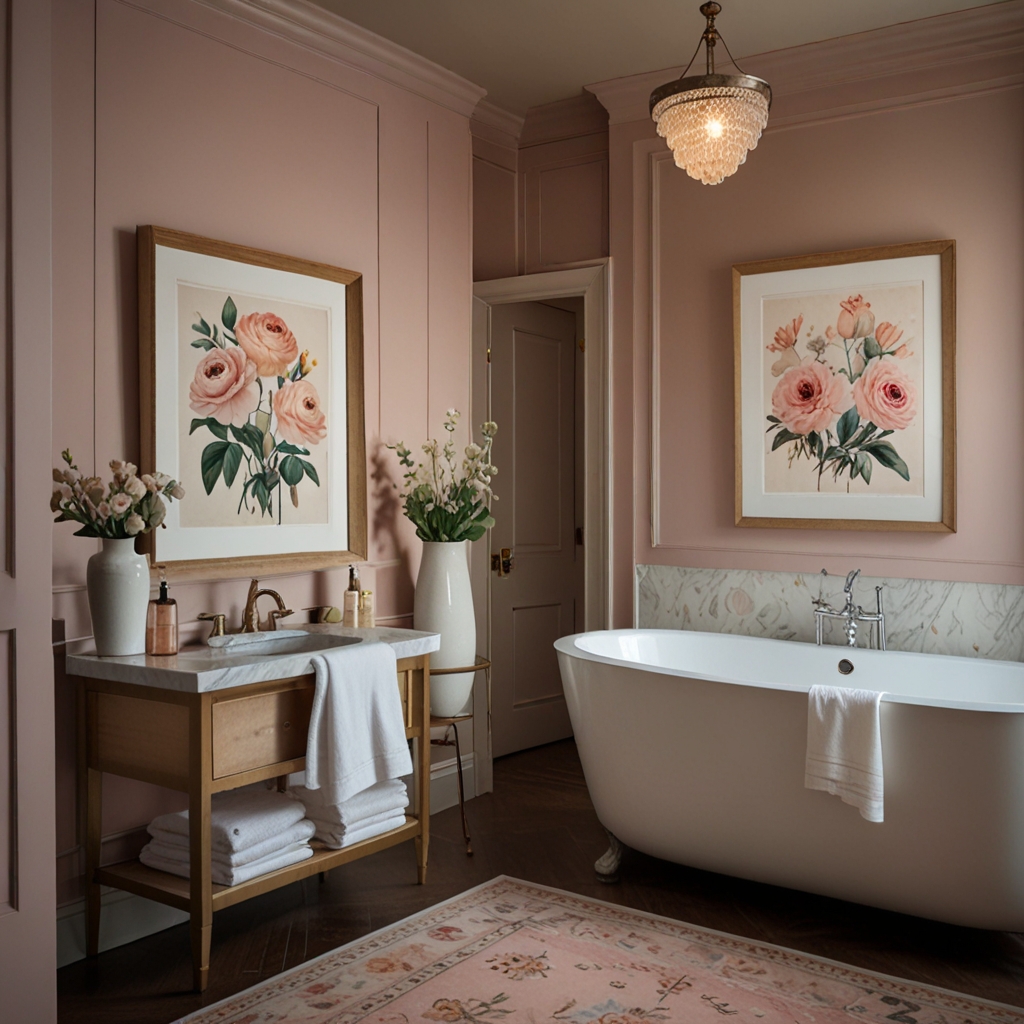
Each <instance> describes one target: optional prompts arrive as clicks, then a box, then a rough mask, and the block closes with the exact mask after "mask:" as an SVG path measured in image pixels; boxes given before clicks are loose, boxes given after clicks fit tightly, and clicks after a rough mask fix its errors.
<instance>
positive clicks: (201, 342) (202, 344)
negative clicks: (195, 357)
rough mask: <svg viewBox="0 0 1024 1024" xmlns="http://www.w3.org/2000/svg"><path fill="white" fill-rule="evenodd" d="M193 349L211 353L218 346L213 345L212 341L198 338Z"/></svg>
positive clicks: (193, 344) (193, 343)
mask: <svg viewBox="0 0 1024 1024" xmlns="http://www.w3.org/2000/svg"><path fill="white" fill-rule="evenodd" d="M192 347H193V348H204V349H206V351H207V352H209V351H210V349H211V348H215V347H216V346H215V345H214V344H213V342H212V341H210V339H209V338H196V340H195V341H193V342H192Z"/></svg>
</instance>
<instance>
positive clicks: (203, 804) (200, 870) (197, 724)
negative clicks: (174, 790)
mask: <svg viewBox="0 0 1024 1024" xmlns="http://www.w3.org/2000/svg"><path fill="white" fill-rule="evenodd" d="M211 721H212V712H211V700H210V695H209V694H206V693H203V694H199V697H198V699H197V700H196V701H195V702H194V703H193V704H192V706H191V708H190V716H189V760H190V761H191V762H192V764H191V771H190V772H189V779H190V782H189V793H188V820H189V896H190V901H189V903H190V905H189V928H190V931H191V937H192V985H193V987H194V988H195V989H196V991H198V992H204V991H205V990H206V986H207V983H208V982H209V979H210V938H211V935H212V932H213V890H212V889H211V885H212V882H211V879H210V784H211V781H212V778H213V744H212V740H211V735H210V733H211Z"/></svg>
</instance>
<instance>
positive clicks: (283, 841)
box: [149, 818, 316, 868]
mask: <svg viewBox="0 0 1024 1024" xmlns="http://www.w3.org/2000/svg"><path fill="white" fill-rule="evenodd" d="M314 832H316V826H315V825H314V824H313V822H311V821H310V820H309V818H303V819H302V821H300V822H298V823H297V824H295V825H292V827H291V828H286V829H285V830H284V831H283V832H282V833H281V834H280V835H276V836H271V837H270V838H269V839H264V840H263V842H262V843H253V845H252V846H247V847H246V848H245V849H244V850H239V851H238V853H223V852H222V851H221V850H212V851H211V860H212V861H213V863H215V864H222V865H223V866H224V867H229V868H240V867H241V866H242V865H243V864H251V863H252V862H253V861H254V860H260V859H262V858H263V857H269V856H271V855H272V854H275V853H278V852H280V851H281V850H283V849H285V847H288V846H292V845H294V844H295V843H304V842H306V841H307V840H309V839H312V838H313V833H314ZM149 834H150V835H151V836H152V837H153V841H154V842H156V843H159V844H160V845H161V846H162V847H168V848H169V849H175V850H183V851H184V852H185V854H186V855H187V854H188V851H189V840H188V836H183V835H181V833H179V832H165V831H164V830H163V829H158V828H157V829H155V828H153V826H152V825H150V826H149Z"/></svg>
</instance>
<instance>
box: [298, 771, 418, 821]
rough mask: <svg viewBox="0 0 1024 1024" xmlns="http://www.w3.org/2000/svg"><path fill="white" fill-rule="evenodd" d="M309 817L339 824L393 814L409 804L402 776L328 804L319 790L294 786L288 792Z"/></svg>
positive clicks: (323, 792)
mask: <svg viewBox="0 0 1024 1024" xmlns="http://www.w3.org/2000/svg"><path fill="white" fill-rule="evenodd" d="M288 792H289V793H291V794H292V795H293V796H294V797H295V799H296V800H299V801H300V802H301V803H302V805H303V806H304V807H305V808H306V814H307V815H308V816H309V817H310V818H317V819H318V820H320V821H326V822H330V823H332V824H335V825H340V826H342V827H345V826H351V825H356V824H358V823H360V822H364V821H367V819H369V818H374V817H376V816H377V815H380V814H394V812H395V811H401V810H405V808H406V807H408V806H409V790H408V789H407V788H406V786H405V783H404V782H403V781H402V780H401V779H386V780H385V781H384V782H378V783H377V784H376V785H373V786H370V787H369V788H368V789H364V790H363V791H362V792H361V793H356V795H355V796H353V797H349V799H348V800H346V801H345V802H344V803H342V804H332V803H327V802H325V800H324V795H325V791H324V790H322V789H307V788H306V787H305V786H293V787H292V788H291V789H290V790H289V791H288Z"/></svg>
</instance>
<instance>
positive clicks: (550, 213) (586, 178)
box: [473, 93, 608, 281]
mask: <svg viewBox="0 0 1024 1024" xmlns="http://www.w3.org/2000/svg"><path fill="white" fill-rule="evenodd" d="M607 122H608V118H607V114H606V113H605V111H604V110H603V108H602V107H601V106H600V104H599V103H598V102H597V101H596V100H595V99H594V97H593V96H591V95H590V94H589V93H583V94H581V95H580V96H578V97H573V98H571V99H569V100H563V101H560V102H558V103H550V104H547V105H545V106H543V107H534V108H532V109H531V110H530V111H528V112H527V115H526V119H525V121H524V123H523V126H522V129H521V134H520V136H519V138H518V139H516V138H514V137H513V136H510V135H506V136H504V137H502V133H497V132H494V131H492V130H489V129H488V128H487V127H486V126H485V127H484V128H483V129H478V123H477V122H476V120H474V138H473V280H474V281H490V280H493V279H495V278H500V277H514V276H516V275H517V274H534V273H540V272H542V271H547V270H556V269H562V268H564V267H569V266H575V265H577V264H580V263H586V262H588V261H593V260H597V259H601V258H602V257H605V256H607V255H608V124H607Z"/></svg>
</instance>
